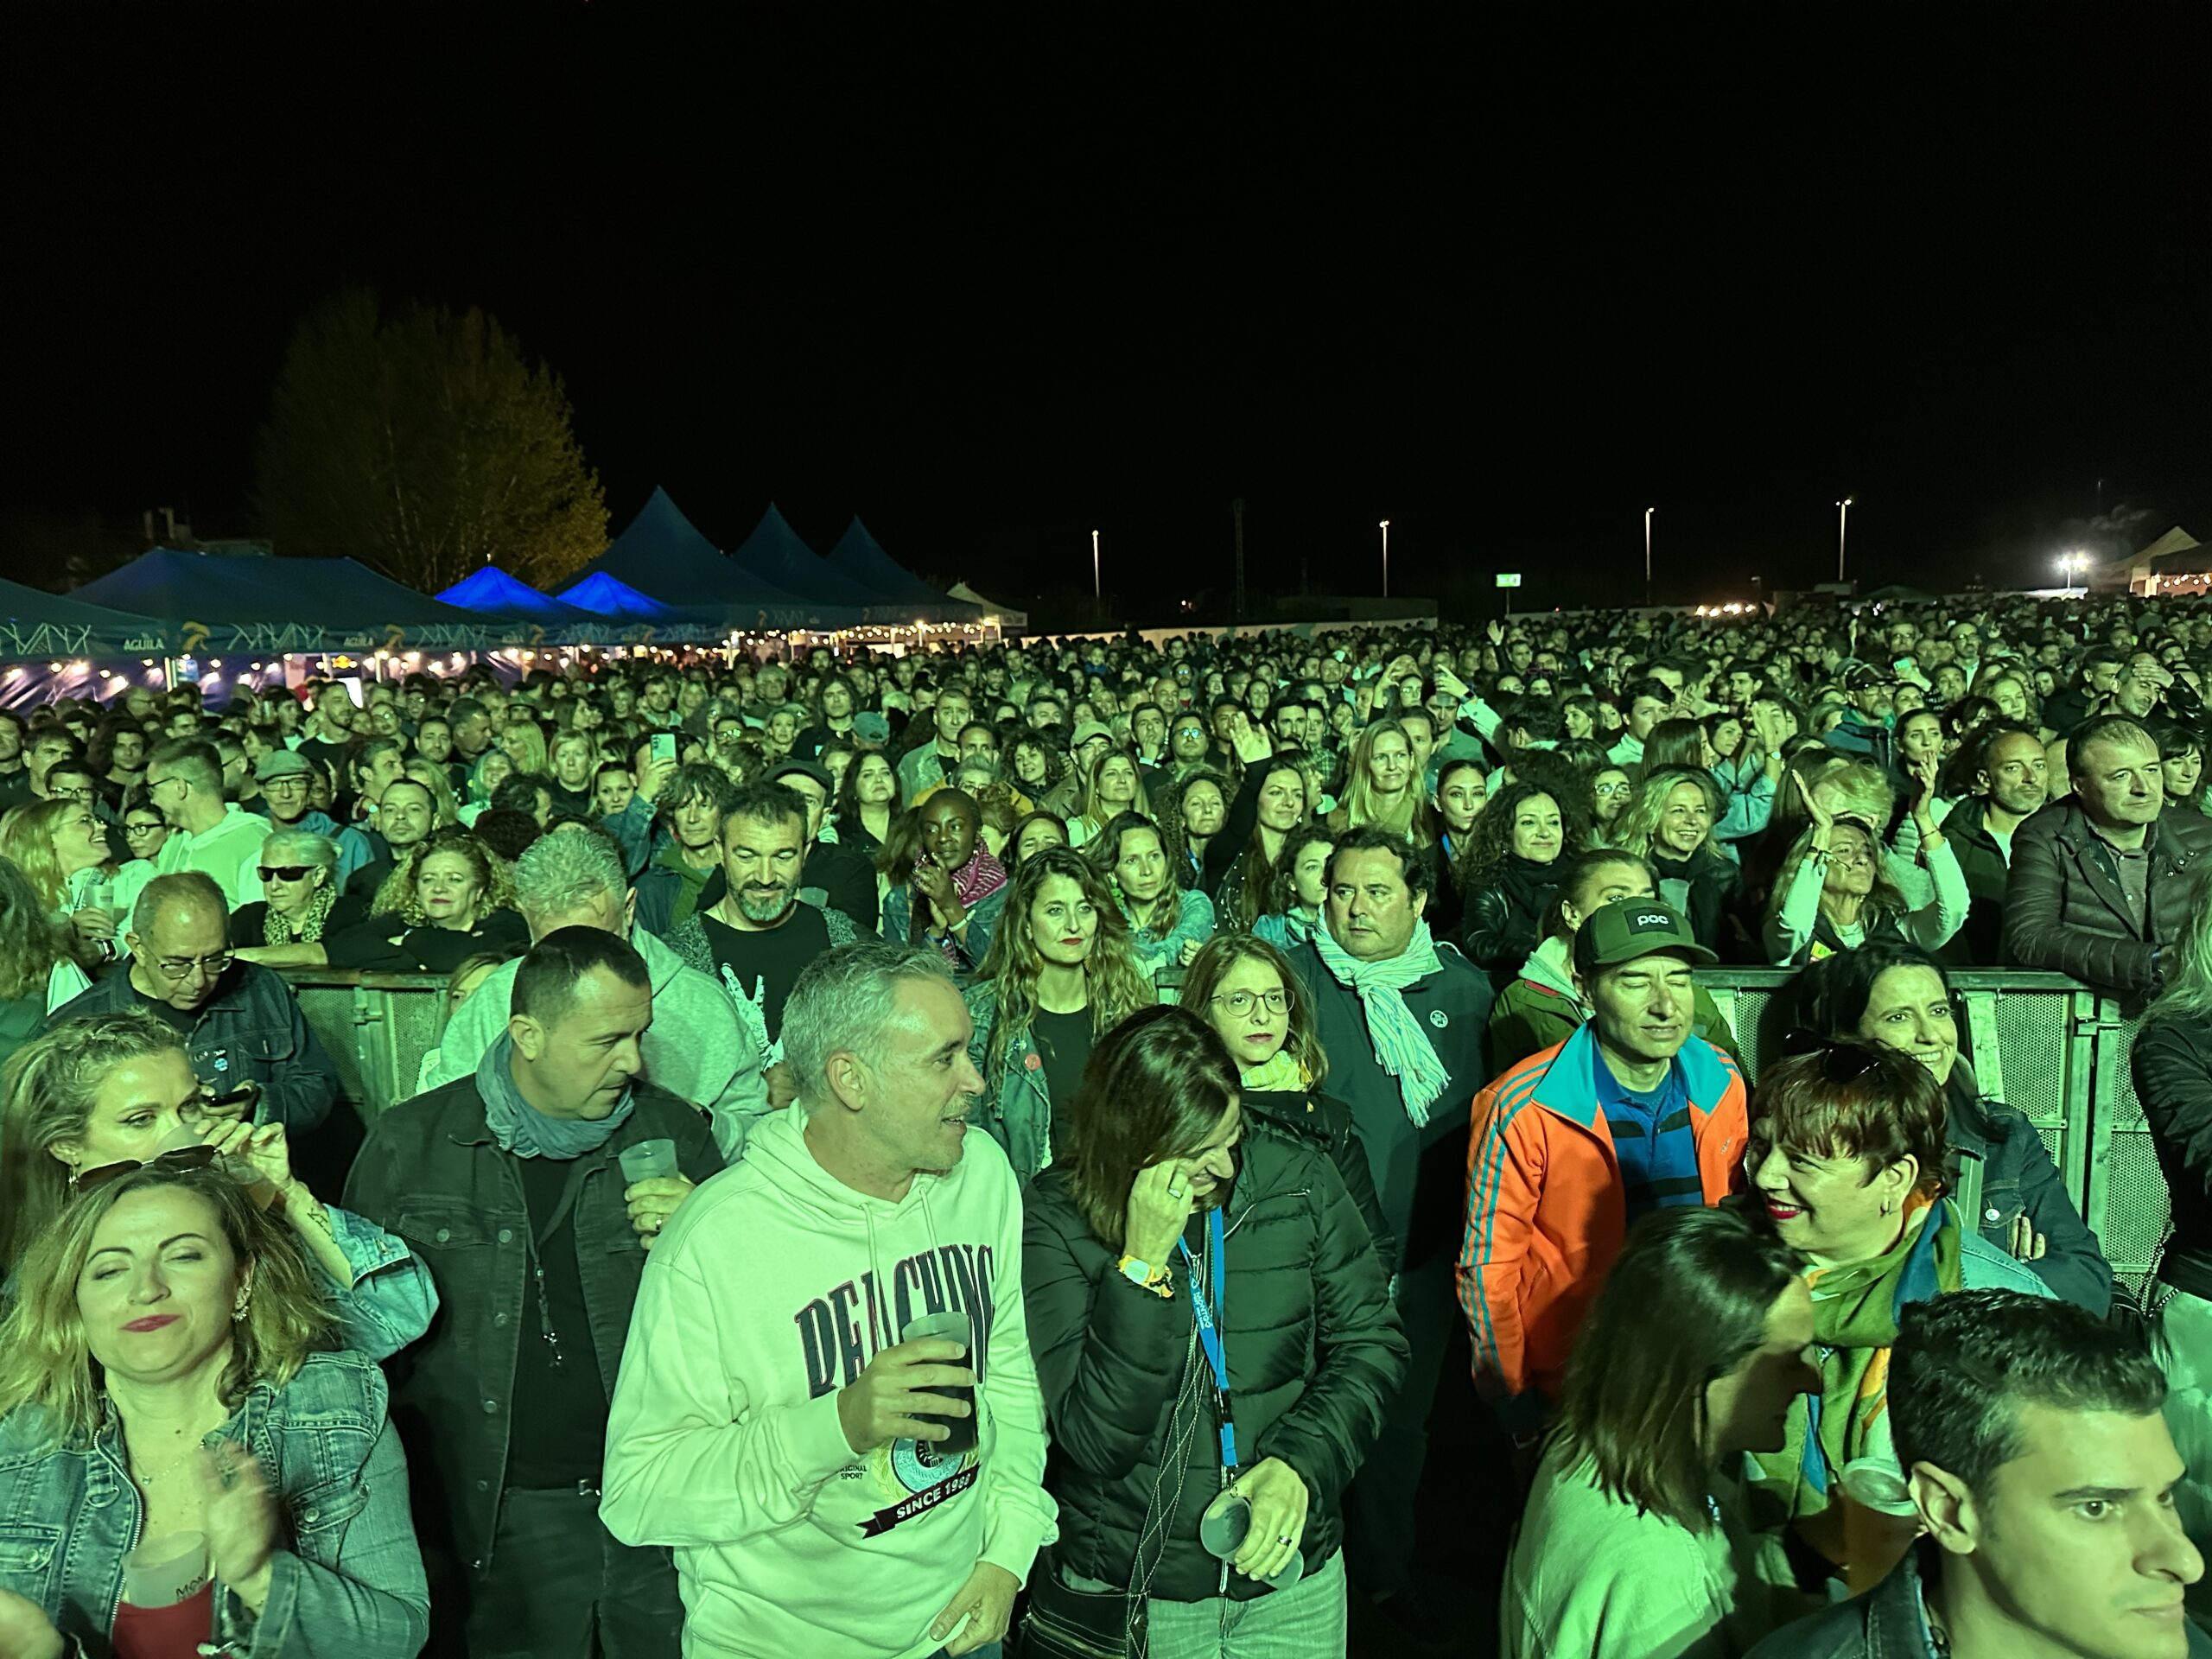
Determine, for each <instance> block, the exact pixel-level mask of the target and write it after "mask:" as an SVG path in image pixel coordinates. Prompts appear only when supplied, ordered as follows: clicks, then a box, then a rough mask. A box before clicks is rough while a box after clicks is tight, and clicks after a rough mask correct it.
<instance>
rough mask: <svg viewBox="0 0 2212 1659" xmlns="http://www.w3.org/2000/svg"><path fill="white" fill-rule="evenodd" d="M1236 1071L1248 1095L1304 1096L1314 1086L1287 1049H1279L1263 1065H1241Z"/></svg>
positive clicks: (1239, 1081)
mask: <svg viewBox="0 0 2212 1659" xmlns="http://www.w3.org/2000/svg"><path fill="white" fill-rule="evenodd" d="M1236 1070H1237V1074H1238V1075H1237V1082H1238V1083H1239V1084H1241V1085H1242V1087H1243V1092H1244V1093H1246V1094H1248V1095H1272V1094H1293V1095H1302V1094H1304V1093H1305V1092H1306V1090H1307V1089H1309V1088H1310V1087H1312V1086H1313V1079H1312V1078H1310V1077H1307V1076H1306V1068H1305V1067H1304V1066H1302V1065H1300V1064H1299V1063H1298V1061H1297V1059H1296V1058H1295V1057H1294V1056H1293V1055H1292V1053H1291V1052H1290V1051H1289V1050H1288V1049H1287V1048H1279V1049H1277V1050H1276V1051H1275V1053H1274V1058H1273V1059H1271V1060H1269V1061H1268V1062H1267V1063H1266V1064H1265V1065H1240V1066H1238V1067H1237V1068H1236Z"/></svg>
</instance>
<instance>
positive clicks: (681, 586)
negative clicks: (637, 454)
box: [576, 488, 861, 628]
mask: <svg viewBox="0 0 2212 1659" xmlns="http://www.w3.org/2000/svg"><path fill="white" fill-rule="evenodd" d="M576 574H577V575H578V576H580V577H586V576H592V575H601V574H604V575H610V576H613V578H614V579H615V580H616V581H618V582H622V583H624V584H625V585H626V586H628V587H630V588H634V589H636V590H637V591H638V592H639V593H640V594H646V595H648V596H649V597H651V598H653V599H657V600H658V601H661V602H662V603H663V604H665V605H672V606H675V607H678V608H680V609H692V610H711V611H714V612H715V613H718V615H719V618H720V620H722V621H725V622H727V623H728V624H729V625H731V626H738V627H760V628H804V627H816V628H842V627H849V626H853V625H854V624H855V623H857V622H858V621H860V620H861V607H859V606H858V605H834V604H829V603H825V602H823V601H817V600H812V599H809V598H806V597H804V595H801V594H793V593H790V592H788V591H786V590H785V589H784V588H780V587H779V586H777V585H776V584H775V583H774V582H769V581H767V580H766V579H765V578H763V577H761V576H760V575H755V574H754V573H753V572H752V571H750V570H747V569H744V568H742V567H741V566H740V565H738V564H736V563H734V562H733V561H731V560H729V559H726V558H724V557H723V556H721V554H720V553H718V552H716V551H715V544H714V543H712V542H710V541H709V540H708V539H707V538H706V537H704V536H702V535H701V534H700V533H699V529H698V526H697V525H696V524H693V523H692V522H691V521H690V519H689V518H685V517H684V516H683V512H682V510H681V509H680V508H678V507H677V505H676V503H675V502H674V501H673V500H671V499H670V498H669V493H668V492H667V491H666V490H664V489H658V488H657V489H655V490H654V491H653V493H652V498H651V499H649V500H647V501H646V503H645V506H644V507H643V508H642V509H641V510H640V511H639V514H638V516H637V517H636V518H632V520H631V521H630V524H629V526H628V528H626V530H624V531H623V532H622V533H621V534H620V536H618V537H615V538H614V543H613V545H612V546H611V547H609V548H608V549H607V551H606V552H604V553H602V554H601V555H600V556H598V557H597V558H595V559H594V560H593V561H592V562H591V563H589V564H588V565H586V566H585V567H584V568H583V569H582V570H580V571H578V572H577V573H576Z"/></svg>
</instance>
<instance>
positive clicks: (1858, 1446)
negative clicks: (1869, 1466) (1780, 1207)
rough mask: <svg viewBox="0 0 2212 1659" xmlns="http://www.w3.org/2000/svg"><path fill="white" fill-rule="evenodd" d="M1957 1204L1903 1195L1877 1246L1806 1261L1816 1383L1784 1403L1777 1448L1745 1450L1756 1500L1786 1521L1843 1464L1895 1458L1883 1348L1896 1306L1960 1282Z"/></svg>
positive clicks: (1807, 1509) (1829, 1495) (1890, 1339)
mask: <svg viewBox="0 0 2212 1659" xmlns="http://www.w3.org/2000/svg"><path fill="white" fill-rule="evenodd" d="M1960 1264H1961V1233H1960V1230H1959V1215H1958V1211H1956V1210H1955V1209H1954V1208H1952V1206H1951V1205H1949V1204H1948V1203H1944V1202H1942V1201H1940V1200H1939V1201H1937V1202H1936V1203H1933V1204H1930V1203H1929V1202H1927V1201H1926V1200H1924V1199H1917V1198H1916V1199H1909V1200H1907V1207H1906V1211H1905V1227H1904V1232H1903V1233H1902V1234H1900V1235H1899V1236H1898V1238H1897V1243H1894V1244H1892V1245H1891V1247H1890V1248H1889V1249H1887V1250H1885V1251H1884V1252H1883V1253H1882V1254H1881V1255H1878V1256H1875V1257H1873V1258H1872V1259H1871V1260H1869V1261H1866V1262H1849V1263H1847V1264H1845V1265H1843V1266H1840V1267H1830V1268H1813V1269H1812V1270H1810V1271H1809V1272H1808V1274H1806V1275H1805V1278H1806V1282H1807V1283H1808V1285H1810V1286H1811V1287H1812V1291H1813V1331H1814V1337H1813V1340H1814V1342H1815V1344H1817V1346H1818V1348H1819V1351H1820V1363H1821V1392H1820V1395H1818V1397H1817V1398H1815V1397H1814V1396H1811V1395H1808V1396H1806V1397H1805V1398H1803V1399H1802V1400H1801V1401H1800V1402H1798V1403H1797V1404H1796V1405H1795V1406H1793V1407H1792V1408H1790V1412H1789V1427H1788V1435H1789V1438H1788V1440H1787V1441H1786V1442H1785V1443H1784V1445H1783V1448H1782V1450H1781V1451H1779V1452H1764V1453H1761V1454H1759V1455H1758V1456H1756V1457H1754V1458H1753V1459H1752V1462H1753V1464H1754V1465H1756V1466H1757V1468H1758V1478H1757V1479H1756V1480H1755V1481H1754V1483H1753V1485H1754V1487H1755V1489H1756V1491H1758V1493H1759V1494H1760V1496H1761V1497H1762V1499H1763V1500H1765V1501H1764V1502H1762V1503H1761V1505H1760V1508H1761V1509H1762V1510H1766V1509H1767V1508H1768V1506H1769V1504H1770V1503H1772V1504H1778V1505H1779V1506H1780V1508H1781V1511H1782V1516H1783V1517H1786V1518H1787V1519H1789V1520H1793V1521H1802V1519H1804V1518H1805V1517H1806V1516H1815V1515H1819V1514H1821V1512H1822V1511H1823V1510H1827V1508H1828V1507H1829V1506H1830V1505H1831V1504H1832V1503H1835V1502H1836V1501H1837V1500H1838V1498H1840V1497H1841V1496H1842V1490H1841V1486H1840V1477H1841V1476H1842V1474H1843V1471H1845V1470H1846V1469H1847V1468H1849V1467H1850V1466H1851V1465H1853V1464H1854V1463H1856V1462H1859V1460H1860V1459H1864V1458H1868V1457H1875V1458H1888V1459H1894V1453H1893V1452H1891V1446H1890V1425H1889V1380H1890V1348H1891V1344H1893V1343H1895V1342H1896V1341H1897V1314H1898V1313H1899V1312H1900V1311H1901V1310H1902V1309H1904V1308H1905V1307H1907V1306H1910V1305H1911V1304H1912V1303H1914V1302H1920V1301H1925V1300H1928V1299H1929V1297H1931V1296H1938V1295H1941V1294H1943V1293H1944V1292H1946V1291H1953V1290H1956V1289H1958V1288H1959V1287H1960V1285H1961V1265H1960Z"/></svg>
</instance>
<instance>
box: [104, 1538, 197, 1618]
mask: <svg viewBox="0 0 2212 1659" xmlns="http://www.w3.org/2000/svg"><path fill="white" fill-rule="evenodd" d="M205 1583H207V1534H205V1533H200V1532H171V1533H165V1534H163V1535H162V1536H161V1537H159V1538H149V1539H148V1540H147V1541H145V1542H144V1543H143V1544H141V1545H139V1546H138V1548H136V1549H134V1550H132V1551H131V1552H130V1554H128V1555H126V1556H124V1558H123V1599H124V1600H125V1601H127V1602H129V1603H130V1605H132V1606H133V1607H174V1606H175V1605H177V1603H179V1602H181V1601H189V1600H190V1599H192V1598H193V1597H194V1596H195V1595H197V1594H199V1593H200V1586H201V1585H203V1584H205Z"/></svg>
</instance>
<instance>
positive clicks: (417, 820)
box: [340, 778, 438, 898]
mask: <svg viewBox="0 0 2212 1659" xmlns="http://www.w3.org/2000/svg"><path fill="white" fill-rule="evenodd" d="M437 812H438V807H437V803H436V802H435V801H434V800H433V799H431V798H430V791H429V790H428V789H427V788H425V787H424V786H423V785H421V784H418V783H416V781H415V780H414V779H412V778H396V779H392V781H391V782H390V783H388V784H386V785H385V786H384V794H383V796H382V798H380V799H379V800H378V804H377V820H376V824H375V827H373V828H370V827H368V826H366V825H362V824H353V825H349V826H348V827H347V829H346V833H345V835H344V836H341V837H340V856H341V857H344V856H346V855H348V849H347V848H346V844H345V843H346V842H351V841H353V840H357V839H358V840H359V842H360V843H361V846H360V849H359V850H360V851H362V852H365V854H366V856H365V857H363V858H360V859H359V862H358V863H356V864H355V866H354V869H353V874H351V875H350V876H348V877H346V892H348V893H359V894H361V895H362V896H363V897H365V898H374V897H375V896H376V892H377V889H378V887H382V886H383V885H384V882H385V877H386V876H388V875H390V874H391V872H392V870H393V868H395V867H396V866H397V864H398V862H399V861H400V860H401V859H402V858H404V857H405V856H406V855H407V854H408V852H409V851H410V849H413V848H415V847H416V846H418V845H420V844H421V842H423V840H424V839H425V838H426V837H428V836H429V833H430V830H431V828H432V826H433V825H434V824H435V823H436V821H437Z"/></svg>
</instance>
